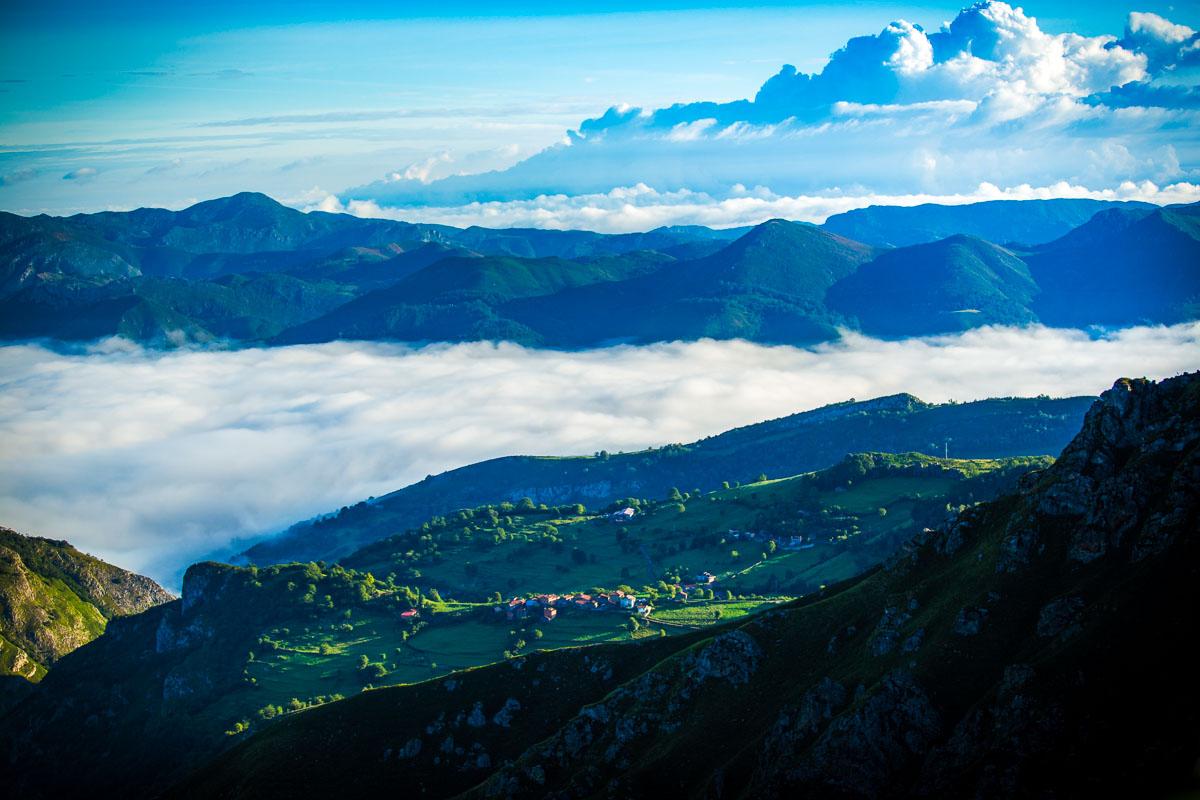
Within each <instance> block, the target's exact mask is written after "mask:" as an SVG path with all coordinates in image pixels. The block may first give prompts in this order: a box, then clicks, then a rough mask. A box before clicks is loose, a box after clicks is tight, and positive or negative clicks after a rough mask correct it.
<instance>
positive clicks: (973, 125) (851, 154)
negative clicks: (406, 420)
mask: <svg viewBox="0 0 1200 800" xmlns="http://www.w3.org/2000/svg"><path fill="white" fill-rule="evenodd" d="M1197 59H1200V39H1198V37H1197V34H1196V33H1195V32H1194V31H1192V29H1191V28H1189V27H1187V26H1184V25H1178V24H1176V23H1173V22H1171V21H1169V20H1166V19H1164V18H1162V17H1159V16H1156V15H1154V14H1133V15H1131V16H1130V19H1129V23H1128V25H1127V26H1126V29H1125V31H1124V34H1123V36H1121V37H1118V36H1116V35H1103V36H1083V35H1079V34H1076V33H1061V34H1051V33H1048V32H1046V31H1043V30H1042V29H1041V27H1040V26H1039V25H1038V22H1037V20H1036V18H1034V17H1032V16H1029V15H1027V14H1026V13H1025V12H1024V11H1023V10H1022V9H1020V8H1014V7H1012V6H1010V5H1008V4H1006V3H1004V2H998V0H993V1H991V2H981V3H977V4H975V5H973V6H971V7H969V8H966V9H964V10H963V11H962V12H960V13H959V14H958V16H956V17H955V18H954V19H953V20H952V21H951V22H949V23H946V24H945V25H943V26H942V27H941V28H940V29H938V30H936V31H933V32H928V31H926V30H925V29H924V28H922V27H921V26H920V25H918V24H914V23H911V22H907V21H904V20H899V21H895V22H892V23H890V24H888V25H886V26H885V27H884V28H883V29H882V31H880V32H879V33H878V34H873V35H868V36H860V37H856V38H853V39H850V40H849V41H848V42H847V43H846V44H845V46H844V47H842V48H841V49H839V50H837V51H836V52H835V53H833V55H832V56H831V57H830V59H829V61H828V63H827V64H826V65H825V66H824V68H823V69H821V70H820V71H819V72H815V73H812V74H808V73H804V72H801V71H798V70H797V69H796V68H795V67H793V66H790V65H785V66H784V67H783V68H782V69H781V70H780V71H779V72H778V73H777V74H775V75H774V76H773V77H771V78H770V79H769V80H767V81H766V82H765V83H764V84H763V85H762V87H761V88H760V89H759V91H758V92H757V94H756V95H755V96H754V97H753V98H750V99H745V100H737V101H733V102H692V103H681V104H677V105H673V106H670V107H667V108H660V109H656V110H648V109H640V108H636V107H630V106H626V105H617V106H613V107H611V108H609V109H608V110H607V111H606V112H605V113H604V114H602V115H600V116H598V117H595V118H592V119H588V120H585V121H583V122H582V123H581V124H580V125H579V127H578V129H577V130H574V131H570V132H568V135H567V139H566V141H565V142H564V143H562V144H560V145H557V146H554V147H551V148H549V149H547V150H544V151H543V152H541V153H539V154H537V155H535V156H533V157H532V158H529V159H527V160H525V161H523V162H521V163H519V164H517V165H515V166H513V167H512V168H510V169H507V170H503V171H497V172H492V173H486V174H475V175H456V176H443V177H442V178H441V179H440V180H430V179H429V178H428V176H423V175H418V176H415V177H414V178H413V179H409V180H403V179H401V180H397V179H396V176H394V175H393V176H391V177H390V178H388V179H385V180H383V181H379V182H376V183H372V184H368V185H366V186H361V187H357V188H353V189H348V190H346V191H345V192H343V193H342V194H341V195H340V196H341V198H342V199H343V200H344V201H349V200H371V201H375V202H376V203H379V204H382V205H412V206H419V205H449V204H460V203H463V202H466V201H468V200H479V201H488V200H528V199H532V198H534V197H536V196H538V195H544V194H545V195H553V194H568V195H570V194H592V193H597V192H603V191H607V190H608V189H610V188H611V187H613V186H614V185H632V184H635V183H637V182H644V183H646V184H648V185H652V186H655V187H657V188H660V189H663V190H670V191H674V190H679V189H684V188H688V189H693V190H698V191H704V192H709V193H714V192H721V191H724V190H726V189H728V187H729V186H731V185H732V184H734V183H739V182H740V183H743V184H749V185H753V184H760V183H761V184H764V185H770V186H771V187H772V188H773V189H775V190H776V191H780V192H783V193H785V194H796V193H814V192H822V191H827V190H838V191H845V190H848V189H849V188H851V187H857V188H860V189H863V190H871V191H876V192H886V193H897V192H904V191H908V192H912V191H916V190H919V191H931V192H941V193H959V192H965V191H969V190H970V188H971V187H973V186H975V185H977V184H979V183H981V182H984V181H988V182H991V183H995V184H998V185H1016V184H1022V183H1029V184H1033V185H1038V184H1043V185H1044V184H1050V183H1055V182H1058V181H1063V180H1065V181H1068V182H1071V183H1083V184H1091V185H1115V184H1117V183H1120V182H1123V181H1142V180H1146V179H1150V180H1155V181H1157V182H1163V181H1166V182H1179V181H1189V180H1195V179H1196V178H1197V177H1200V174H1198V173H1200V137H1198V136H1197V135H1196V134H1195V133H1194V131H1196V130H1200V115H1198V109H1197V102H1196V99H1195V97H1196V96H1195V87H1194V86H1193V85H1192V84H1194V83H1195V76H1194V75H1191V74H1188V75H1184V74H1183V73H1185V72H1187V71H1186V70H1180V69H1179V68H1180V67H1182V66H1186V65H1189V64H1192V63H1200V61H1197ZM1113 148H1116V149H1118V150H1119V151H1120V152H1121V153H1123V154H1128V156H1129V157H1128V158H1125V157H1119V158H1112V157H1111V154H1110V153H1109V152H1107V151H1109V150H1111V149H1113ZM918 149H920V150H921V151H922V153H921V155H920V156H919V157H913V153H914V151H916V150H918ZM926 155H928V156H929V157H926ZM401 177H402V176H401Z"/></svg>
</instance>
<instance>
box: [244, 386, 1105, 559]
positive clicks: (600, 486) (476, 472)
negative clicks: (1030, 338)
mask: <svg viewBox="0 0 1200 800" xmlns="http://www.w3.org/2000/svg"><path fill="white" fill-rule="evenodd" d="M1092 399H1093V398H1090V397H1072V398H1063V399H1051V398H997V399H992V400H981V401H976V402H970V403H946V404H933V403H926V402H923V401H922V400H920V399H918V398H916V397H914V396H912V395H909V394H900V395H892V396H889V397H880V398H875V399H871V400H861V401H848V402H845V403H837V404H834V405H830V406H825V407H823V408H818V409H814V410H812V411H805V412H802V413H798V414H792V415H790V416H787V417H782V418H780V419H776V420H770V421H767V422H761V423H757V424H755V425H748V426H746V427H743V428H738V429H735V430H732V431H727V432H725V433H722V434H720V435H718V436H711V437H708V438H706V439H702V440H700V441H698V442H692V443H690V444H674V445H668V446H666V447H661V448H655V449H651V450H643V451H638V452H632V453H608V452H602V453H597V454H595V455H593V456H580V457H543V456H508V457H504V458H497V459H492V460H489V461H484V462H480V463H478V464H471V465H468V466H465V467H461V468H458V469H454V470H450V471H448V472H444V473H442V474H440V475H430V476H428V477H427V478H425V479H424V480H422V481H420V482H418V483H415V484H412V485H411V486H406V487H403V488H401V489H398V490H396V491H394V492H391V493H389V494H387V495H384V496H383V497H379V498H372V499H371V500H370V501H363V502H360V503H356V504H354V505H352V506H349V507H345V508H342V509H341V510H339V511H336V512H331V513H329V514H325V515H322V516H320V517H318V518H316V519H313V520H309V521H306V522H301V523H298V524H296V525H294V526H292V527H291V528H289V529H288V530H287V531H285V532H283V533H282V534H280V535H278V536H274V537H271V538H269V539H267V540H265V541H263V542H261V543H259V544H256V545H255V546H253V547H251V548H250V549H249V550H247V551H246V552H245V553H244V554H243V555H242V556H241V560H246V561H248V562H251V563H258V564H271V563H280V562H286V561H304V560H310V559H311V560H321V559H335V558H339V557H343V556H346V555H348V554H350V553H351V552H353V551H354V550H356V549H358V548H360V547H363V546H365V545H367V544H369V543H371V542H373V541H377V540H380V539H383V538H385V537H387V536H390V535H392V534H395V533H399V532H401V531H404V530H406V529H407V528H410V527H412V526H414V525H419V524H420V523H422V522H423V521H425V520H427V519H429V518H430V517H434V516H438V515H442V514H447V513H449V512H452V511H456V510H458V509H460V508H468V507H472V506H477V505H482V504H484V503H491V502H501V501H507V502H517V501H519V500H521V499H522V498H526V497H528V498H530V499H531V500H533V501H534V502H535V503H547V504H550V505H561V504H566V503H582V504H585V505H586V506H588V507H592V508H597V507H603V506H606V505H608V504H610V503H613V502H615V501H617V500H619V499H621V498H626V497H662V496H664V495H666V494H667V493H668V492H669V491H670V490H671V489H672V488H674V487H680V488H683V489H685V490H691V489H695V491H696V492H706V491H712V490H714V489H717V488H720V487H721V485H722V484H723V483H726V482H727V483H730V484H739V483H743V482H746V483H748V482H750V481H752V480H754V478H755V477H756V476H758V475H759V474H766V475H768V476H774V477H779V476H786V475H795V474H798V473H801V472H808V471H810V470H815V469H824V468H826V467H830V466H832V465H833V464H835V463H837V462H838V461H840V460H841V459H842V458H843V457H844V456H845V454H846V453H847V452H867V451H883V452H894V453H899V452H908V451H920V452H938V451H939V450H943V451H947V452H948V451H949V450H950V447H951V445H952V449H953V453H954V455H955V456H957V457H961V458H1004V457H1011V456H1028V455H1047V454H1051V453H1056V452H1058V451H1059V450H1061V449H1062V448H1063V446H1064V445H1066V443H1067V442H1068V441H1070V438H1071V436H1072V435H1073V434H1074V433H1075V432H1076V431H1077V430H1078V429H1079V424H1080V422H1081V420H1082V419H1083V415H1084V412H1085V411H1086V410H1087V408H1088V406H1089V405H1090V404H1091V402H1092Z"/></svg>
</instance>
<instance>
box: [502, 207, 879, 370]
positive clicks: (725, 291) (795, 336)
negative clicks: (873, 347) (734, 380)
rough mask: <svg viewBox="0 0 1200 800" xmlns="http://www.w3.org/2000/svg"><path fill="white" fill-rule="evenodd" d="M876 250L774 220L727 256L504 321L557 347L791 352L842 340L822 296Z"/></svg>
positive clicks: (525, 308) (529, 305)
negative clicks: (789, 348) (736, 343)
mask: <svg viewBox="0 0 1200 800" xmlns="http://www.w3.org/2000/svg"><path fill="white" fill-rule="evenodd" d="M873 254H874V250H873V248H870V247H867V246H865V245H862V244H859V243H858V242H852V241H849V240H847V239H844V238H842V237H840V236H834V235H832V234H829V233H826V232H824V231H822V230H821V229H819V228H817V227H815V226H812V225H807V224H804V223H798V222H787V221H784V220H771V221H769V222H765V223H763V224H761V225H758V226H756V227H754V228H753V229H751V230H750V231H749V232H747V233H746V234H745V235H743V236H742V237H740V238H739V239H736V240H735V241H733V242H731V243H729V244H728V245H727V246H725V247H723V248H722V249H721V250H718V251H717V252H715V253H713V254H711V255H709V256H706V257H704V258H700V259H696V260H693V261H686V262H680V263H678V264H667V265H665V266H663V267H662V268H661V269H659V270H657V271H656V272H653V273H650V274H648V275H644V276H640V277H636V278H631V279H629V280H626V281H620V282H612V283H596V284H592V285H588V286H583V287H580V288H577V289H568V290H565V291H563V292H561V293H559V294H556V295H553V296H548V297H541V298H536V299H532V300H526V301H517V302H514V303H512V304H511V305H510V306H509V307H507V308H506V309H505V313H506V314H507V315H509V316H511V317H512V318H513V319H515V320H517V321H518V322H520V323H521V324H523V325H525V326H527V327H529V328H532V329H535V330H537V331H538V332H539V334H540V335H541V338H542V340H543V341H544V342H546V343H547V344H550V345H552V346H555V345H556V346H567V347H573V346H595V345H597V344H601V343H606V342H615V341H622V342H655V341H670V340H675V339H685V340H686V339H698V338H702V337H712V338H717V339H730V338H744V339H749V340H751V341H761V342H787V343H793V344H804V343H813V342H819V341H827V340H829V339H832V338H835V337H836V336H837V331H836V322H837V321H836V320H835V319H834V318H832V316H831V315H830V314H829V312H828V311H827V310H826V309H825V307H824V304H823V298H824V294H825V290H826V289H828V287H829V286H831V285H832V284H833V283H834V282H835V281H837V280H838V279H839V278H841V277H843V276H845V275H849V274H850V273H852V272H853V271H854V270H855V269H856V268H857V267H858V265H860V264H862V263H863V262H865V261H867V260H869V259H870V258H871V256H872V255H873Z"/></svg>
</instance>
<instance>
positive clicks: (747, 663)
mask: <svg viewBox="0 0 1200 800" xmlns="http://www.w3.org/2000/svg"><path fill="white" fill-rule="evenodd" d="M761 658H762V648H761V647H759V645H758V642H756V641H754V638H753V637H752V636H751V635H750V634H748V633H746V632H745V631H730V632H729V633H723V634H721V635H720V636H717V637H716V638H714V639H713V640H712V642H710V643H709V644H708V645H706V646H705V647H704V648H703V649H701V650H700V652H698V653H696V655H695V656H694V657H693V658H692V660H691V663H690V668H691V670H692V673H693V677H694V678H695V680H696V681H697V682H703V681H706V680H709V679H714V678H715V679H719V680H724V681H728V682H729V683H731V684H732V685H734V686H741V685H742V684H745V683H747V682H749V680H750V676H751V675H753V674H754V670H755V669H756V668H757V667H758V662H759V659H761Z"/></svg>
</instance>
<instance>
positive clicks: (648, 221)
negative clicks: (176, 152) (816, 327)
mask: <svg viewBox="0 0 1200 800" xmlns="http://www.w3.org/2000/svg"><path fill="white" fill-rule="evenodd" d="M910 155H911V157H912V159H913V169H914V171H921V170H924V171H926V172H930V173H933V172H936V171H937V170H938V169H940V168H941V162H940V161H939V159H938V158H937V156H936V154H933V153H929V152H926V151H914V153H912V154H910ZM1103 159H1104V163H1107V164H1112V163H1113V162H1114V161H1120V160H1124V161H1125V162H1127V163H1128V165H1129V167H1130V169H1131V170H1132V169H1138V170H1141V169H1144V168H1145V165H1143V164H1140V163H1137V162H1135V161H1133V160H1132V157H1131V156H1130V155H1129V153H1128V152H1127V151H1119V150H1110V151H1109V152H1108V153H1107V154H1105V155H1104V156H1103ZM948 168H953V164H950V165H948ZM1064 197H1066V198H1092V199H1097V200H1143V201H1146V202H1151V203H1159V204H1164V205H1165V204H1169V203H1194V202H1200V185H1197V184H1192V183H1186V182H1181V183H1176V184H1170V185H1167V186H1163V187H1159V186H1158V185H1157V184H1155V183H1154V182H1153V181H1149V180H1145V181H1141V182H1136V183H1135V182H1132V181H1127V182H1122V183H1120V184H1117V185H1115V186H1114V187H1112V188H1107V189H1090V188H1088V187H1086V186H1080V185H1077V184H1071V183H1067V182H1065V181H1060V182H1058V183H1054V184H1050V185H1047V186H1031V185H1029V184H1019V185H1016V186H1010V187H1005V188H1000V187H998V186H995V185H993V184H991V183H986V182H985V183H981V184H979V185H978V186H976V187H975V188H974V189H973V190H971V191H967V192H960V193H954V194H939V193H935V192H929V193H905V194H882V193H867V192H859V191H828V192H826V193H824V194H815V195H781V194H776V193H774V192H772V191H771V190H770V189H768V188H766V187H764V186H756V187H754V189H752V190H748V189H747V188H746V187H745V186H742V185H740V184H739V185H735V186H733V187H731V188H730V189H729V190H728V191H726V192H724V193H714V194H710V193H706V192H700V191H693V190H689V189H682V190H678V191H657V190H655V189H653V188H651V187H650V186H647V185H646V184H644V183H639V184H635V185H633V186H623V187H617V188H615V189H611V190H609V191H607V192H594V193H587V194H578V195H566V194H547V195H539V196H537V197H534V198H532V199H529V200H504V201H500V200H497V201H490V202H473V203H466V204H463V205H458V206H418V207H411V208H405V207H389V206H382V205H380V204H379V203H376V202H375V201H372V200H351V201H350V202H348V203H342V202H341V201H340V200H338V199H337V197H335V196H334V195H332V194H326V193H322V192H320V191H319V190H314V191H313V192H312V193H309V194H307V195H305V196H304V197H302V198H300V199H299V202H298V203H297V205H298V207H300V208H303V209H305V210H309V211H329V212H335V213H336V212H341V213H350V214H354V215H356V216H360V217H375V218H381V219H396V220H403V221H407V222H429V223H440V224H443V225H454V226H456V227H469V226H471V225H482V226H485V227H492V228H505V227H530V228H550V229H557V230H567V229H586V230H595V231H600V232H603V233H627V232H630V231H646V230H651V229H652V228H657V227H660V226H662V225H707V226H709V227H712V228H732V227H739V226H743V225H757V224H758V223H760V222H765V221H766V220H769V219H775V218H784V219H791V220H799V221H802V222H814V223H821V222H824V221H825V220H826V219H827V218H828V217H829V216H830V215H831V214H838V213H841V212H843V211H849V210H851V209H855V208H865V207H867V206H871V205H892V206H915V205H920V204H922V203H939V204H943V205H962V204H964V203H976V202H980V201H984V200H1049V199H1053V198H1064Z"/></svg>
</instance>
